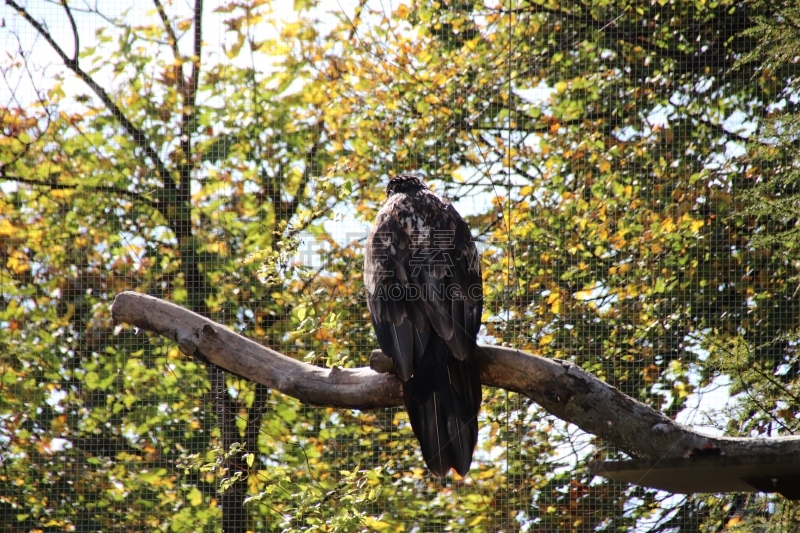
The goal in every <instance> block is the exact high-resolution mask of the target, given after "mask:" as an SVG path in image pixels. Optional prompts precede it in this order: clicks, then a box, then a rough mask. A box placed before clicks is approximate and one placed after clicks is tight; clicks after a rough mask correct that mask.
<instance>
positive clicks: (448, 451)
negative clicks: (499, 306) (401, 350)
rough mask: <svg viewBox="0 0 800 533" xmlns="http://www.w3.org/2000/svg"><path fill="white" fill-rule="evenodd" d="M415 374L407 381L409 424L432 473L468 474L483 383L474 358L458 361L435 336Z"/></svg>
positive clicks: (405, 387) (444, 343)
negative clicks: (452, 472) (454, 471)
mask: <svg viewBox="0 0 800 533" xmlns="http://www.w3.org/2000/svg"><path fill="white" fill-rule="evenodd" d="M415 363H416V364H415V368H414V376H413V377H412V378H411V379H409V380H408V381H405V382H404V383H403V396H404V397H405V404H406V410H407V411H408V417H409V419H410V420H411V427H412V428H413V430H414V434H415V435H416V436H417V439H418V440H419V442H420V445H421V448H422V456H423V457H424V459H425V463H426V464H427V465H428V468H429V469H430V470H431V472H433V474H434V475H436V476H439V477H442V476H445V475H447V473H448V472H449V471H450V468H455V470H456V472H458V473H459V474H460V475H461V476H466V475H467V472H469V467H470V464H471V463H472V453H473V451H474V450H475V445H476V444H477V442H478V411H479V410H480V407H481V383H480V376H479V374H478V366H477V361H476V360H475V357H467V358H466V359H465V360H464V361H459V360H458V359H456V358H455V357H454V356H453V354H452V353H451V351H450V348H449V347H448V346H447V343H446V342H445V341H444V340H443V339H441V338H440V337H439V336H438V335H435V334H434V335H432V336H431V339H430V341H429V342H428V345H427V346H426V348H425V352H424V353H423V354H422V357H420V358H419V359H417V361H415Z"/></svg>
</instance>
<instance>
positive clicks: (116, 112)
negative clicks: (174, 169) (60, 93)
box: [6, 0, 169, 178]
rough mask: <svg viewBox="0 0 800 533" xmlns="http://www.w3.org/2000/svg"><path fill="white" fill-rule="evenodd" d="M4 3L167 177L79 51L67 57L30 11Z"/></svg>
mask: <svg viewBox="0 0 800 533" xmlns="http://www.w3.org/2000/svg"><path fill="white" fill-rule="evenodd" d="M6 5H9V6H11V7H13V8H14V9H16V10H17V12H18V13H19V14H20V16H22V18H24V19H25V20H26V21H28V24H30V25H31V26H33V28H34V29H35V30H36V31H37V32H38V33H39V35H41V36H42V37H43V38H44V39H45V41H47V43H48V44H49V45H50V46H51V47H52V48H53V50H55V51H56V53H57V54H58V56H59V57H60V58H61V60H62V61H63V62H64V65H65V66H66V67H67V68H68V69H70V70H71V71H72V72H73V73H74V74H75V75H77V76H78V77H79V78H80V79H81V81H83V82H84V83H85V84H86V85H88V86H89V88H91V89H92V91H94V93H95V94H96V95H97V96H98V97H100V100H102V102H103V104H105V106H106V107H107V108H108V110H109V111H110V112H111V114H112V115H113V116H114V118H116V119H117V120H118V121H119V123H120V124H121V125H122V127H123V129H124V130H125V131H126V132H127V133H128V135H129V136H130V137H131V139H132V140H133V142H134V143H135V144H136V145H137V146H139V147H140V148H141V149H142V150H144V153H145V155H147V157H148V158H150V159H151V160H152V161H153V164H154V165H155V167H156V171H157V172H158V173H159V174H160V177H161V178H168V177H169V169H167V167H166V165H165V164H164V162H163V161H161V158H159V157H158V154H157V153H156V151H155V150H154V149H153V147H152V146H150V142H149V138H148V137H147V136H146V135H145V134H144V132H142V131H141V130H140V129H139V128H137V127H136V126H134V124H133V123H132V122H131V121H130V120H129V119H128V117H127V116H126V115H125V114H124V113H123V112H122V109H120V107H119V106H118V105H117V104H115V103H114V101H113V100H112V99H111V97H110V96H109V95H108V93H107V92H106V91H105V89H103V88H102V87H101V86H100V85H99V84H98V83H97V82H96V81H95V80H94V78H92V77H91V76H89V74H87V73H86V71H84V70H83V69H81V68H80V66H79V64H78V55H79V51H78V50H75V57H74V58H71V57H69V56H68V55H67V54H66V52H64V50H63V49H62V48H61V47H60V46H59V45H58V43H56V42H55V40H54V39H53V36H52V35H50V32H48V31H47V30H46V29H45V27H44V26H43V25H42V24H41V23H40V22H39V21H37V20H36V19H35V18H33V16H32V15H31V14H30V13H28V11H27V10H26V9H25V8H24V7H22V6H20V5H19V4H17V3H16V2H15V1H14V0H6ZM63 5H64V9H67V10H68V11H69V8H68V7H67V5H66V3H64V4H63ZM75 42H76V43H77V42H78V41H77V33H76V37H75Z"/></svg>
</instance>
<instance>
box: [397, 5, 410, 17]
mask: <svg viewBox="0 0 800 533" xmlns="http://www.w3.org/2000/svg"><path fill="white" fill-rule="evenodd" d="M395 15H397V17H398V18H400V19H403V20H405V19H407V18H408V6H407V5H405V4H400V5H399V6H397V10H396V11H395Z"/></svg>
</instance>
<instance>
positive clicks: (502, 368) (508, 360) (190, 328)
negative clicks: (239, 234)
mask: <svg viewBox="0 0 800 533" xmlns="http://www.w3.org/2000/svg"><path fill="white" fill-rule="evenodd" d="M112 315H113V317H114V319H115V320H116V321H118V322H123V323H126V324H131V325H133V326H137V327H139V328H142V329H146V330H149V331H153V332H155V333H158V334H160V335H163V336H165V337H167V338H169V339H172V340H173V341H175V342H177V343H178V347H179V348H180V349H181V351H182V352H184V353H185V354H187V355H194V356H196V357H199V358H201V359H203V360H205V361H208V362H211V363H213V364H215V365H218V366H220V367H222V368H224V369H226V370H229V371H231V372H233V373H235V374H238V375H240V376H242V377H245V378H248V379H251V380H253V381H256V382H258V383H261V384H263V385H266V386H267V387H270V388H272V389H275V390H278V391H280V392H282V393H284V394H287V395H289V396H293V397H295V398H298V399H300V400H301V401H303V402H306V403H309V404H312V405H319V406H334V407H348V408H353V409H373V408H380V407H391V406H397V405H402V394H401V387H400V380H399V379H398V378H397V377H396V376H395V375H394V374H392V373H389V371H391V370H393V367H392V365H391V360H389V358H387V357H386V356H385V355H383V354H381V353H380V351H376V352H373V356H372V359H371V360H372V363H371V366H372V367H373V368H377V369H379V370H381V371H382V372H376V371H375V370H373V369H370V368H354V369H340V368H332V369H325V368H319V367H316V366H313V365H309V364H306V363H302V362H300V361H296V360H294V359H292V358H290V357H287V356H285V355H283V354H280V353H278V352H276V351H274V350H271V349H269V348H266V347H264V346H261V345H260V344H258V343H256V342H254V341H252V340H249V339H246V338H245V337H242V336H241V335H238V334H236V333H234V332H233V331H231V330H230V329H228V328H226V327H225V326H222V325H219V324H216V323H214V322H212V321H210V320H208V319H206V318H203V317H201V316H200V315H197V314H195V313H192V312H191V311H188V310H186V309H183V308H181V307H179V306H177V305H175V304H172V303H169V302H166V301H163V300H159V299H158V298H154V297H152V296H146V295H143V294H139V293H134V292H123V293H120V294H118V295H117V297H116V299H115V300H114V305H113V306H112ZM479 358H480V365H481V381H482V383H483V384H484V385H486V386H490V387H500V388H503V389H506V390H509V391H514V392H518V393H520V394H524V395H525V396H528V397H529V398H531V399H532V400H533V401H535V402H536V403H538V404H539V405H541V406H542V407H543V408H544V409H545V410H547V411H548V412H550V413H551V414H553V415H555V416H556V417H558V418H560V419H562V420H565V421H567V422H570V423H573V424H575V425H576V426H578V427H580V428H581V429H583V430H584V431H586V432H588V433H592V434H594V435H597V436H598V437H601V438H603V439H605V440H607V441H609V442H612V443H614V444H615V445H617V446H619V448H620V449H622V450H623V451H625V452H626V453H628V454H630V455H631V456H632V457H636V458H643V459H651V460H658V459H669V458H681V457H693V456H698V457H700V456H703V457H707V456H728V457H730V456H752V455H785V454H790V453H800V437H779V438H745V437H711V436H707V435H703V434H702V433H700V432H697V431H694V430H692V429H690V428H688V427H686V426H683V425H681V424H678V423H676V422H675V421H674V420H672V419H670V418H668V417H666V416H664V415H663V414H662V413H659V412H658V411H656V410H654V409H651V408H650V407H647V406H646V405H644V404H643V403H641V402H638V401H636V400H634V399H633V398H630V397H628V396H626V395H625V394H623V393H621V392H620V391H619V390H617V389H616V388H614V387H611V386H610V385H608V384H606V383H605V382H603V381H601V380H600V379H598V378H596V377H595V376H593V375H591V374H589V373H587V372H585V371H583V370H582V369H580V368H578V367H577V366H575V365H573V364H571V363H568V362H565V361H559V360H553V359H545V358H543V357H538V356H535V355H532V354H529V353H525V352H522V351H519V350H515V349H512V348H505V347H501V346H486V345H482V346H481V347H480V350H479Z"/></svg>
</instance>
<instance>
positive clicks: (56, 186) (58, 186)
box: [0, 164, 161, 212]
mask: <svg viewBox="0 0 800 533" xmlns="http://www.w3.org/2000/svg"><path fill="white" fill-rule="evenodd" d="M7 166H8V165H7V164H6V165H0V180H3V181H15V182H17V183H24V184H26V185H33V186H36V187H45V188H47V189H50V190H65V191H69V190H72V191H78V190H79V186H78V185H68V184H66V183H59V182H54V181H49V182H48V181H40V180H34V179H30V178H22V177H19V176H12V175H10V174H8V172H7V171H6V167H7ZM80 190H81V191H95V192H101V193H106V194H114V195H118V196H125V197H127V198H130V199H131V200H134V201H136V202H141V203H143V204H145V205H147V206H149V207H152V208H153V209H155V210H156V211H159V212H161V211H160V209H159V205H158V201H157V200H154V199H151V198H146V197H144V196H142V194H141V193H138V192H134V191H128V190H126V189H117V188H116V187H91V186H86V185H83V186H80Z"/></svg>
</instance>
